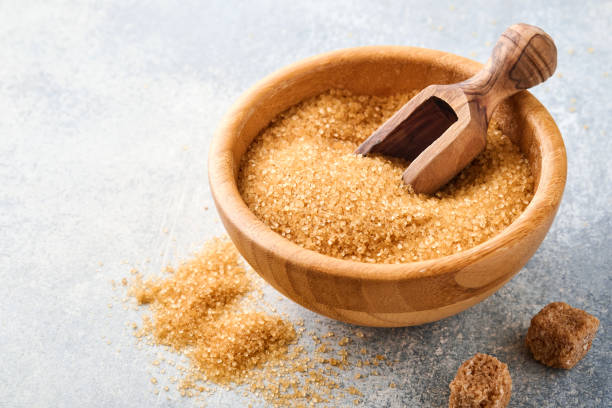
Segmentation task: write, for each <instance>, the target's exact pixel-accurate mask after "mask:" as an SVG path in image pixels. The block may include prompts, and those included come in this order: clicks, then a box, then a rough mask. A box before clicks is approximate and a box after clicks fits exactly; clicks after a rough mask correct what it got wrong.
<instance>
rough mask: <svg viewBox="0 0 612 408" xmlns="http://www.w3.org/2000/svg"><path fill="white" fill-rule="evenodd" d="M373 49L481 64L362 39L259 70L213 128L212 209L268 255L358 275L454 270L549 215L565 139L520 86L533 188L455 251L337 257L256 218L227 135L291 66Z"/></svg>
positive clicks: (392, 277) (410, 275)
mask: <svg viewBox="0 0 612 408" xmlns="http://www.w3.org/2000/svg"><path fill="white" fill-rule="evenodd" d="M373 55H377V56H379V55H381V56H390V57H397V58H400V57H401V58H404V57H405V58H406V59H407V60H409V61H411V62H419V63H424V64H427V63H431V62H432V61H434V60H436V59H437V60H440V59H442V60H445V61H448V62H452V63H453V64H454V66H459V68H460V69H462V70H467V71H470V72H471V71H473V72H476V71H477V70H479V69H480V68H481V67H482V64H480V63H478V62H476V61H472V60H469V59H467V58H464V57H461V56H458V55H455V54H451V53H447V52H443V51H437V50H432V49H426V48H420V47H408V46H365V47H357V48H346V49H340V50H336V51H331V52H327V53H324V54H319V55H316V56H313V57H309V58H306V59H304V60H301V61H298V62H295V63H293V64H291V65H288V66H286V67H284V68H281V69H280V70H278V71H276V72H274V73H272V74H270V75H268V76H267V77H265V78H263V79H262V80H260V81H259V82H257V83H256V84H255V85H253V86H252V87H251V88H250V89H248V90H247V91H246V92H245V93H243V94H242V96H240V97H239V98H238V100H237V101H236V102H235V103H234V105H233V106H232V107H231V108H230V109H229V111H228V112H227V113H226V115H225V116H224V118H223V120H222V122H221V124H220V125H219V127H218V128H217V130H216V132H215V134H214V137H213V141H212V145H211V148H210V151H209V157H208V177H209V183H210V188H211V193H212V195H213V198H214V201H215V205H216V206H217V209H218V210H219V211H220V212H223V213H224V215H225V217H226V218H227V220H224V222H229V223H231V224H233V225H234V226H235V228H237V229H239V230H240V231H241V233H242V234H244V235H245V237H246V238H247V239H249V240H251V241H252V242H253V243H254V244H255V245H256V246H257V247H259V248H260V249H265V250H266V251H268V252H269V253H270V255H271V256H272V257H277V258H280V259H283V260H285V261H286V262H289V263H292V264H294V265H296V266H298V267H300V268H302V269H303V270H316V271H317V273H319V274H325V275H329V276H336V277H346V278H353V279H358V280H362V281H381V280H382V281H396V280H397V281H399V280H410V279H417V278H423V277H430V276H439V275H444V274H446V273H451V272H453V271H457V270H458V269H461V268H463V267H465V266H467V265H469V264H472V263H474V262H475V261H476V260H479V259H481V258H483V257H485V256H487V255H489V254H491V253H493V252H495V251H498V250H501V249H504V248H511V247H512V246H513V245H514V244H516V243H518V242H519V241H521V239H522V237H523V234H521V233H520V232H521V231H530V230H533V229H536V228H537V227H538V226H539V225H541V224H542V223H544V222H546V220H545V218H546V217H543V216H542V213H544V214H548V213H550V212H553V211H556V208H557V207H558V205H559V203H560V201H561V197H562V195H563V190H564V186H565V181H566V173H567V158H566V153H565V146H564V143H563V139H562V137H561V133H560V132H559V129H558V127H557V126H556V124H555V122H554V120H553V119H552V117H551V116H550V113H549V112H548V111H547V110H546V108H544V107H543V106H542V104H541V103H540V102H539V101H538V100H537V99H536V98H535V97H533V96H532V95H531V94H530V93H529V92H527V91H523V92H522V93H521V94H519V95H517V96H519V97H520V98H521V99H520V101H519V104H530V105H533V107H534V108H537V110H536V111H534V110H533V109H531V110H530V112H529V113H528V114H527V117H526V120H527V122H528V123H529V124H530V126H532V127H533V128H534V138H535V140H536V142H537V147H538V148H539V149H540V150H541V159H542V160H541V166H540V174H539V177H537V176H538V175H535V174H534V176H536V177H535V179H536V186H535V193H534V196H533V198H532V199H531V201H530V203H529V204H528V205H527V207H526V208H525V210H524V211H523V213H521V214H520V215H519V217H517V218H516V219H515V220H514V221H513V222H512V223H511V224H510V225H509V226H507V227H506V228H504V229H503V230H501V231H500V232H499V233H497V234H496V235H495V236H493V237H492V238H490V239H488V240H486V241H484V242H482V243H481V244H478V245H476V246H474V247H472V248H469V249H466V250H463V251H460V252H458V253H455V254H452V255H447V256H443V257H440V258H433V259H428V260H424V261H415V262H408V263H400V264H380V263H366V262H359V261H353V260H344V259H339V258H335V257H332V256H328V255H324V254H321V253H319V252H316V251H313V250H309V249H306V248H303V247H301V246H299V245H297V244H295V243H294V242H292V241H290V240H288V239H287V238H284V237H282V236H281V235H280V234H278V233H276V232H274V231H273V230H272V229H271V228H269V227H268V226H267V225H266V224H265V223H264V222H263V221H261V220H260V219H259V218H257V216H256V215H255V214H253V213H252V212H251V210H250V209H249V208H248V207H247V205H246V203H245V202H244V200H243V199H242V196H241V195H240V192H239V191H238V185H237V173H236V172H235V171H236V170H235V169H237V168H238V166H239V164H240V163H236V162H235V161H234V157H233V153H232V147H233V145H234V143H235V141H236V140H237V139H236V138H234V137H232V135H236V134H239V133H240V132H241V131H242V129H243V127H244V126H245V123H246V122H247V121H248V120H249V118H250V117H251V116H252V115H253V114H254V113H255V112H256V110H257V106H258V104H259V103H261V100H262V98H265V97H266V96H269V93H270V90H271V89H275V88H279V87H290V86H291V79H292V77H294V76H295V74H296V72H306V71H309V70H310V71H312V70H313V69H314V68H315V66H316V67H318V68H317V69H318V70H321V68H320V67H321V65H323V66H328V65H333V61H344V62H347V60H348V61H350V60H355V61H360V59H361V60H363V59H365V58H368V57H372V56H373ZM323 69H325V68H323ZM281 84H282V85H281ZM282 110H284V109H282ZM282 110H281V111H282ZM281 111H279V112H277V113H280V112H281ZM264 128H265V126H264ZM260 131H261V130H260ZM545 158H546V160H544V159H545Z"/></svg>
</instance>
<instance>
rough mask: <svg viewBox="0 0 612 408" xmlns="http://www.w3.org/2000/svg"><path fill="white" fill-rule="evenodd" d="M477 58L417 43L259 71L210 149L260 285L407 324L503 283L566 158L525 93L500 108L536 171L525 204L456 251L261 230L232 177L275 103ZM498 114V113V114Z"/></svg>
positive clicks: (389, 87)
mask: <svg viewBox="0 0 612 408" xmlns="http://www.w3.org/2000/svg"><path fill="white" fill-rule="evenodd" d="M481 68H482V65H481V64H479V63H477V62H474V61H471V60H468V59H466V58H462V57H459V56H456V55H453V54H449V53H445V52H441V51H435V50H429V49H422V48H413V47H400V46H373V47H360V48H352V49H346V50H339V51H334V52H330V53H327V54H322V55H319V56H315V57H312V58H308V59H306V60H303V61H300V62H297V63H295V64H293V65H290V66H288V67H286V68H284V69H281V70H279V71H277V72H275V73H274V74H272V75H270V76H268V77H267V78H265V79H263V80H262V81H260V82H259V83H257V84H256V85H255V86H254V87H252V88H251V89H250V90H248V91H247V92H246V93H245V94H243V95H242V97H241V98H240V99H239V100H238V101H237V102H236V103H235V105H234V106H233V107H232V108H231V109H230V111H229V112H228V113H227V115H226V116H225V118H224V120H223V122H222V123H221V125H220V127H219V128H218V130H217V132H216V134H215V137H214V140H213V143H212V146H211V150H210V155H209V181H210V186H211V191H212V194H213V197H214V200H215V204H216V206H217V210H218V212H219V215H220V216H221V219H222V221H223V224H224V225H225V228H226V229H227V232H228V234H229V236H230V237H231V239H232V240H233V242H234V244H235V245H236V247H237V248H238V250H239V251H240V253H241V254H242V256H243V257H244V258H245V259H246V260H247V261H248V263H249V264H250V265H251V266H252V267H253V268H254V269H255V270H256V271H257V273H259V275H261V276H262V277H263V278H264V279H265V280H266V281H267V282H268V283H270V284H271V285H272V286H273V287H275V288H276V289H277V290H278V291H280V292H281V293H282V294H284V295H285V296H287V297H288V298H290V299H292V300H294V301H295V302H297V303H299V304H300V305H302V306H304V307H306V308H308V309H310V310H313V311H315V312H317V313H320V314H322V315H325V316H329V317H331V318H333V319H337V320H341V321H344V322H348V323H353V324H358V325H364V326H386V327H397V326H410V325H418V324H422V323H426V322H432V321H436V320H439V319H442V318H445V317H448V316H451V315H454V314H456V313H459V312H461V311H463V310H465V309H467V308H469V307H471V306H473V305H475V304H476V303H478V302H480V301H482V300H483V299H485V298H487V297H488V296H490V295H491V294H493V293H494V292H495V291H497V290H498V289H499V288H500V287H501V286H503V285H504V284H505V283H506V282H508V281H509V280H510V279H511V278H512V277H513V276H514V275H515V274H516V273H517V272H518V271H519V270H520V269H521V268H522V267H523V266H524V265H525V263H527V261H528V260H529V258H530V257H531V256H532V255H533V254H534V252H535V251H536V249H537V248H538V246H539V245H540V243H541V242H542V240H543V239H544V236H545V235H546V233H547V231H548V229H549V228H550V225H551V223H552V221H553V218H554V217H555V214H556V212H557V209H558V207H559V204H560V202H561V197H562V195H563V189H564V187H565V180H566V171H567V159H566V154H565V147H564V144H563V139H562V138H561V134H560V132H559V129H558V128H557V126H556V125H555V122H554V121H553V119H552V117H551V116H550V114H549V113H548V111H547V110H546V109H545V108H544V107H543V106H542V105H541V104H540V103H539V102H538V101H537V100H536V99H535V98H534V97H533V96H532V95H531V94H530V93H528V92H526V91H525V92H521V93H519V94H517V95H515V96H514V97H512V98H511V99H510V100H508V101H507V102H505V103H504V104H503V105H501V106H500V107H499V108H498V112H497V113H496V115H495V116H496V117H497V120H498V121H499V122H500V123H501V124H502V129H503V130H504V132H505V133H506V134H508V135H509V136H510V137H511V138H512V140H513V141H514V142H515V143H517V144H518V145H519V146H520V148H521V150H522V151H523V152H524V153H525V154H526V155H527V156H528V158H529V162H530V165H531V168H532V171H533V174H534V176H535V180H536V191H535V195H534V197H533V199H532V201H531V203H530V204H529V205H528V206H527V208H526V210H525V212H524V213H523V214H521V215H520V216H519V217H518V218H517V219H516V220H515V221H514V222H513V223H512V224H511V225H510V226H508V227H507V228H506V229H504V230H503V231H501V232H500V233H499V234H498V235H496V236H495V237H493V238H492V239H490V240H488V241H486V242H484V243H482V244H480V245H478V246H476V247H474V248H471V249H468V250H465V251H462V252H459V253H457V254H454V255H450V256H446V257H442V258H437V259H432V260H427V261H421V262H411V263H406V264H368V263H361V262H354V261H346V260H341V259H337V258H332V257H329V256H326V255H323V254H320V253H317V252H314V251H310V250H307V249H304V248H302V247H300V246H298V245H296V244H294V243H292V242H290V241H289V240H287V239H285V238H283V237H282V236H280V235H279V234H277V233H275V232H274V231H272V230H271V229H270V228H268V227H267V226H266V225H265V224H264V223H263V222H262V221H260V220H259V219H258V218H257V217H256V216H255V215H254V214H253V213H252V212H251V211H250V210H249V208H248V207H247V206H246V204H245V203H244V201H243V200H242V197H241V196H240V193H239V192H238V187H237V182H236V180H237V174H238V169H239V165H240V158H241V157H242V155H243V154H244V152H245V151H246V149H247V147H248V145H249V144H250V142H251V141H252V140H253V138H255V136H256V135H257V134H258V133H259V132H260V131H261V130H262V129H264V128H265V127H266V126H267V125H268V123H269V122H270V121H271V120H272V119H273V118H274V117H275V116H276V115H277V114H278V113H280V112H282V111H284V110H285V109H287V108H288V107H290V106H292V105H294V104H296V103H298V102H300V101H302V100H304V99H306V98H309V97H311V96H314V95H317V94H320V93H322V92H324V91H325V90H327V89H330V88H345V89H348V90H350V91H352V92H354V93H361V94H373V95H385V94H390V93H394V92H401V91H409V90H412V89H415V88H423V87H425V86H427V85H429V84H432V83H436V84H444V83H454V82H458V81H460V80H463V79H465V78H468V77H470V76H472V75H473V74H474V73H476V72H477V71H478V70H480V69H481ZM495 116H494V117H495Z"/></svg>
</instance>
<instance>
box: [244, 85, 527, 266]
mask: <svg viewBox="0 0 612 408" xmlns="http://www.w3.org/2000/svg"><path fill="white" fill-rule="evenodd" d="M416 92H417V91H414V92H412V93H404V94H395V95H391V96H384V97H383V96H364V95H352V94H351V93H349V92H348V91H344V90H330V91H327V92H325V93H323V94H321V95H318V96H315V97H312V98H310V99H307V100H305V101H303V102H301V103H299V104H298V105H295V106H293V107H291V108H289V109H288V110H286V111H285V112H283V113H281V114H280V115H278V116H277V117H276V118H275V119H274V120H273V121H272V122H271V123H270V125H269V126H268V127H267V128H266V129H264V130H263V131H262V132H261V133H260V134H259V135H258V136H257V137H256V138H255V140H254V141H253V142H252V143H251V145H250V146H249V148H248V150H247V152H246V153H245V155H244V156H243V158H242V162H241V166H240V172H239V178H238V185H239V190H240V193H241V195H242V197H243V199H244V201H245V203H246V204H247V205H248V207H249V208H250V209H251V210H252V211H253V213H255V215H256V216H257V217H258V218H260V219H261V220H262V221H263V222H264V223H265V224H267V225H268V226H269V227H270V228H271V229H272V230H274V231H276V232H277V233H279V234H280V235H282V236H284V237H285V238H287V239H289V240H291V241H293V242H295V243H297V244H298V245H301V246H302V247H304V248H307V249H311V250H314V251H317V252H320V253H323V254H326V255H330V256H334V257H337V258H341V259H350V260H356V261H362V262H371V263H374V262H376V263H402V262H411V261H419V260H426V259H431V258H437V257H441V256H445V255H450V254H454V253H457V252H460V251H462V250H465V249H468V248H471V247H473V246H475V245H478V244H480V243H482V242H484V241H486V240H487V239H489V238H491V237H493V236H494V235H496V234H497V233H498V232H499V231H501V230H502V229H503V228H505V227H506V226H508V225H510V224H511V223H512V222H513V221H514V220H515V219H516V218H517V217H518V216H519V215H520V214H521V213H522V212H523V210H524V209H525V207H526V206H527V204H529V201H530V200H531V198H532V196H533V184H534V183H533V177H532V175H531V170H530V167H529V163H528V161H527V159H526V158H525V157H524V156H523V154H522V153H521V152H520V150H519V148H518V147H517V146H516V145H514V144H513V143H512V142H511V140H510V139H509V138H508V137H507V136H505V135H504V134H503V133H502V132H501V131H500V130H499V126H498V125H497V124H496V123H495V122H493V121H492V123H491V124H490V126H489V131H488V135H487V147H486V149H485V150H484V151H483V152H482V153H481V154H480V155H479V156H478V157H477V158H476V159H475V160H474V161H473V162H472V164H470V166H468V167H467V168H465V169H464V170H463V171H462V172H461V173H460V174H459V175H458V176H457V177H455V178H454V179H453V180H452V181H451V182H450V183H449V184H447V185H446V186H445V187H444V188H443V189H442V190H440V191H439V192H438V193H436V194H435V195H433V196H427V195H423V194H415V193H413V192H411V191H410V189H409V188H407V187H406V186H404V185H403V184H402V181H401V175H402V172H403V171H404V170H405V168H406V167H407V165H408V163H407V162H404V161H402V160H399V159H390V158H385V157H381V156H372V157H370V156H368V157H363V156H357V155H354V154H353V151H354V150H355V148H356V147H357V146H358V145H359V144H360V143H361V142H362V141H363V140H365V139H366V138H367V137H368V136H369V135H370V134H371V133H372V132H373V131H374V130H376V129H377V128H378V126H380V125H381V124H382V123H383V122H384V121H385V120H386V119H388V118H389V117H390V116H391V115H392V114H393V113H394V112H395V111H396V110H397V109H399V108H400V107H401V106H402V105H403V104H404V103H406V102H407V101H408V100H410V99H411V97H412V96H414V95H415V94H416Z"/></svg>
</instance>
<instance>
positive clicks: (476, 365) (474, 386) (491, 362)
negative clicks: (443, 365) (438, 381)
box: [448, 353, 512, 408]
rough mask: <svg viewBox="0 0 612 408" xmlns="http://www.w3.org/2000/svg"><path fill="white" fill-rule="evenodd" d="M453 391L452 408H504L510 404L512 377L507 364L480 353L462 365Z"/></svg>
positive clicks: (450, 401) (450, 406) (454, 382)
mask: <svg viewBox="0 0 612 408" xmlns="http://www.w3.org/2000/svg"><path fill="white" fill-rule="evenodd" d="M450 390H451V394H450V399H449V403H448V406H449V408H488V407H491V408H493V407H495V408H503V407H505V406H507V405H508V403H509V402H510V396H511V393H512V378H510V372H509V371H508V366H507V365H506V364H504V363H502V362H501V361H499V360H498V359H496V358H495V357H493V356H490V355H487V354H482V353H477V354H476V355H475V356H474V357H472V358H470V359H469V360H467V361H464V362H463V364H461V366H460V367H459V370H457V375H456V376H455V378H454V379H453V381H452V382H451V383H450Z"/></svg>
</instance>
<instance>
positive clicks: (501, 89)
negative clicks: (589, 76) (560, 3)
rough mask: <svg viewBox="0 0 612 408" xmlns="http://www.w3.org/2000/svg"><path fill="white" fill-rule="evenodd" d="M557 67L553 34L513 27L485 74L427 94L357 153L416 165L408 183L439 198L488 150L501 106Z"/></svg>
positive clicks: (432, 88) (411, 167)
mask: <svg viewBox="0 0 612 408" xmlns="http://www.w3.org/2000/svg"><path fill="white" fill-rule="evenodd" d="M556 66H557V49H556V47H555V44H554V42H553V41H552V39H551V38H550V36H548V34H546V33H545V32H544V31H542V30H541V29H540V28H538V27H535V26H531V25H528V24H515V25H513V26H510V27H509V28H508V29H507V30H506V31H505V32H504V33H503V34H502V35H501V37H500V39H499V41H498V42H497V44H496V45H495V47H494V49H493V52H492V55H491V58H490V59H489V61H488V62H487V64H486V65H485V66H484V68H483V69H482V70H480V71H479V72H478V73H477V74H475V75H474V76H472V77H471V78H470V79H468V80H466V81H463V82H460V83H457V84H451V85H432V86H429V87H428V88H426V89H424V90H423V91H422V92H421V93H419V94H418V95H417V96H415V97H414V98H413V99H412V100H411V101H409V102H408V103H407V104H406V105H404V106H403V107H402V108H401V109H400V110H398V111H397V112H396V113H395V114H394V115H393V116H392V117H391V118H390V119H389V120H388V121H386V122H385V123H384V124H383V125H382V126H381V127H380V128H379V129H377V130H376V131H375V132H374V133H373V134H372V135H371V136H370V137H369V138H368V139H367V140H366V141H364V142H363V143H362V144H361V145H360V146H359V147H358V148H357V150H356V151H355V153H358V154H369V153H378V154H383V155H388V156H394V157H400V158H403V159H405V160H408V161H411V162H412V163H410V165H409V166H408V168H407V169H406V171H405V172H404V174H403V180H404V183H406V184H408V185H411V186H412V188H413V189H414V191H416V192H417V193H426V194H431V193H434V192H436V191H437V190H439V189H440V188H441V187H442V186H443V185H444V184H446V183H448V182H449V181H450V180H451V179H452V178H453V177H454V176H455V175H457V174H458V173H459V172H460V171H461V170H463V169H464V168H465V167H466V166H467V165H468V164H470V162H471V161H472V160H473V159H474V158H475V157H476V156H477V155H478V154H479V153H480V152H481V151H482V150H483V149H484V148H485V145H486V132H487V128H488V126H489V120H490V119H491V115H492V114H493V112H494V111H495V109H496V108H497V106H498V105H499V103H500V102H501V101H503V100H504V99H506V98H508V97H509V96H512V95H514V94H515V93H517V92H520V91H522V90H524V89H527V88H530V87H532V86H535V85H537V84H539V83H541V82H543V81H545V80H546V79H548V78H549V77H550V76H551V75H552V74H553V73H554V71H555V68H556Z"/></svg>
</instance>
